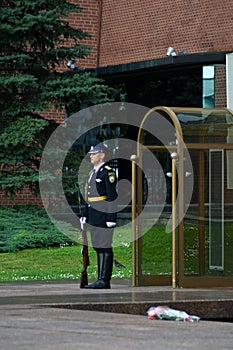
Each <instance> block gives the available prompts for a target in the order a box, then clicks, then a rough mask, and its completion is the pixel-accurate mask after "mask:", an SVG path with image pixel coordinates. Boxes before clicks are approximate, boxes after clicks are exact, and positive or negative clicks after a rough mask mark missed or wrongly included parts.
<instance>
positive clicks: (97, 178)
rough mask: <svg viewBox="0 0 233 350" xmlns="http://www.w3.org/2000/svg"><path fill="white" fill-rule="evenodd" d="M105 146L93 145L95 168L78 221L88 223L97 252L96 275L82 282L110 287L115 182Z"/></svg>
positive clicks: (91, 157) (92, 158) (89, 179)
mask: <svg viewBox="0 0 233 350" xmlns="http://www.w3.org/2000/svg"><path fill="white" fill-rule="evenodd" d="M106 153H107V148H105V147H104V146H103V147H100V146H92V147H91V149H90V151H89V154H90V160H91V163H92V164H93V166H94V168H93V170H92V171H91V172H90V174H89V176H88V179H87V182H86V186H85V209H84V211H83V213H82V217H81V219H80V222H81V225H83V224H84V223H87V224H88V228H89V229H90V233H91V240H92V246H93V248H94V250H95V251H96V253H97V263H98V279H97V281H96V282H94V283H92V284H90V285H88V286H85V288H91V289H109V288H111V286H110V280H111V276H112V267H113V249H112V239H113V230H114V227H115V226H116V202H115V200H116V198H117V191H116V184H117V178H116V173H115V171H114V170H113V169H112V168H111V167H109V166H108V165H106V164H105V156H106Z"/></svg>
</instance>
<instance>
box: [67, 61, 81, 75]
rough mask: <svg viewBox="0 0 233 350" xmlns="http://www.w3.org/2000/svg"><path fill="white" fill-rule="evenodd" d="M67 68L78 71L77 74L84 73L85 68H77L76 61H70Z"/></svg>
mask: <svg viewBox="0 0 233 350" xmlns="http://www.w3.org/2000/svg"><path fill="white" fill-rule="evenodd" d="M67 67H68V68H69V69H72V70H73V71H77V72H81V71H83V68H82V67H81V66H75V61H74V60H69V61H68V62H67Z"/></svg>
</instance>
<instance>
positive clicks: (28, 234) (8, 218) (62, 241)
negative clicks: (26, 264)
mask: <svg viewBox="0 0 233 350" xmlns="http://www.w3.org/2000/svg"><path fill="white" fill-rule="evenodd" d="M64 225H66V226H67V229H71V230H72V229H73V228H72V227H71V225H70V224H68V223H64ZM71 244H74V241H72V240H71V239H70V238H69V237H67V236H66V235H64V234H63V233H61V232H60V231H59V230H58V229H57V228H56V227H55V226H54V224H53V223H52V222H51V220H50V218H49V217H48V215H47V213H46V211H45V210H44V209H43V208H40V207H38V206H36V205H21V206H14V207H2V206H0V252H13V251H17V250H22V249H27V248H41V247H54V246H60V245H71Z"/></svg>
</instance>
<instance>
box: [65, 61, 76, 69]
mask: <svg viewBox="0 0 233 350" xmlns="http://www.w3.org/2000/svg"><path fill="white" fill-rule="evenodd" d="M67 67H68V68H70V69H74V68H75V64H74V60H69V61H68V62H67Z"/></svg>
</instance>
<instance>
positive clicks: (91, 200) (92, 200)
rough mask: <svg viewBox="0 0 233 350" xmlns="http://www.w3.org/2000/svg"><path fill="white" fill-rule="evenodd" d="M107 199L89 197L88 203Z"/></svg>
mask: <svg viewBox="0 0 233 350" xmlns="http://www.w3.org/2000/svg"><path fill="white" fill-rule="evenodd" d="M105 199H107V196H99V197H88V198H87V201H88V202H99V201H104V200H105Z"/></svg>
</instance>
